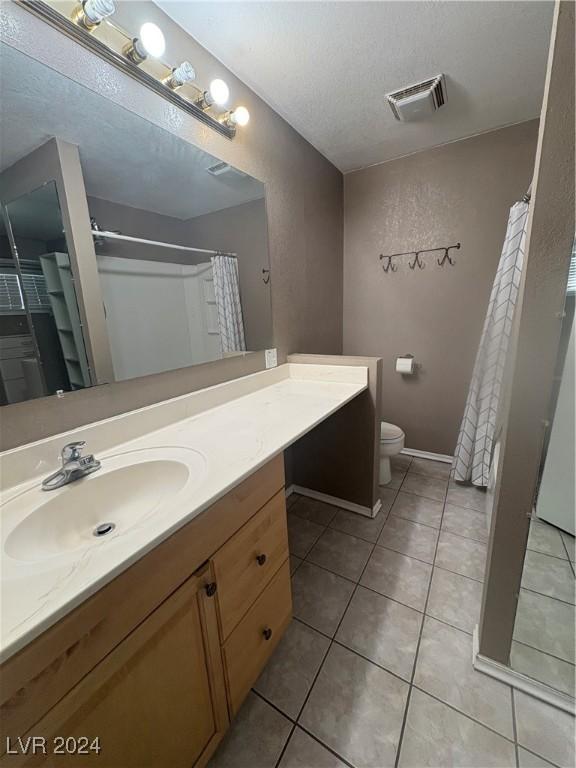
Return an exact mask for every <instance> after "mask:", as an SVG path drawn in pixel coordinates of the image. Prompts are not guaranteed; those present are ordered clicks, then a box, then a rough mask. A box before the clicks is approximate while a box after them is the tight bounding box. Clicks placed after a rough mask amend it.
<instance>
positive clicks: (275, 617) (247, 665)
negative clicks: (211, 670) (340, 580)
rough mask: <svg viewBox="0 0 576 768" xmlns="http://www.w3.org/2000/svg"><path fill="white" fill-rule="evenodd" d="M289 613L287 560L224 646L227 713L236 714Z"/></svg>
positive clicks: (283, 626) (281, 632)
mask: <svg viewBox="0 0 576 768" xmlns="http://www.w3.org/2000/svg"><path fill="white" fill-rule="evenodd" d="M291 616H292V597H291V593H290V566H289V563H288V561H287V560H285V561H284V564H283V565H282V566H281V568H280V570H279V571H278V573H277V574H276V575H275V576H274V578H273V579H272V581H271V582H270V584H269V585H268V587H266V589H265V590H264V592H263V593H262V594H261V595H260V597H259V598H258V599H257V600H256V602H255V603H254V605H253V606H252V607H251V608H250V610H249V611H248V613H247V614H246V616H244V618H243V619H242V621H241V622H240V623H239V624H238V626H237V627H236V629H235V630H234V631H233V632H232V634H231V635H230V637H229V638H228V640H227V641H226V643H225V645H224V662H225V667H226V678H227V681H228V701H229V705H230V712H231V714H232V715H235V714H236V713H237V712H238V710H239V709H240V705H241V704H242V702H243V701H244V699H245V698H246V696H247V694H248V692H249V691H250V688H251V687H252V685H253V684H254V681H255V680H256V679H257V678H258V675H259V674H260V672H261V671H262V669H263V668H264V665H265V664H266V662H267V661H268V659H269V658H270V656H271V655H272V651H273V650H274V648H275V647H276V646H277V645H278V641H279V640H280V638H281V637H282V635H283V633H284V630H285V629H286V627H287V626H288V624H289V622H290V618H291Z"/></svg>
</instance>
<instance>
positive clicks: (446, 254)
mask: <svg viewBox="0 0 576 768" xmlns="http://www.w3.org/2000/svg"><path fill="white" fill-rule="evenodd" d="M451 248H456V249H459V248H460V243H456V245H449V246H448V248H444V256H442V258H441V259H436V261H437V262H438V264H439V265H440V266H441V267H443V266H444V264H445V263H446V262H448V264H450V266H452V267H453V266H454V264H455V263H456V262H455V261H454V259H452V258H451V257H450V253H449V251H450V249H451Z"/></svg>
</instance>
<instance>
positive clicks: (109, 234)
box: [90, 229, 237, 258]
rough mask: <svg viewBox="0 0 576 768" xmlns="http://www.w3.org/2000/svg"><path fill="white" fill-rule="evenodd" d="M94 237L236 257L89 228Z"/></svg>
mask: <svg viewBox="0 0 576 768" xmlns="http://www.w3.org/2000/svg"><path fill="white" fill-rule="evenodd" d="M90 231H91V232H92V234H93V235H94V237H95V238H96V237H108V238H110V240H126V241H127V242H129V243H141V244H142V245H157V246H158V247H159V248H173V249H174V250H177V251H194V252H195V253H206V254H210V255H211V256H232V257H233V258H237V254H236V253H232V252H228V251H213V250H207V249H206V248H192V246H190V245H176V244H175V243H163V242H161V241H160V240H145V239H144V238H142V237H131V236H130V235H119V234H118V233H117V232H106V231H105V230H103V229H92V230H90Z"/></svg>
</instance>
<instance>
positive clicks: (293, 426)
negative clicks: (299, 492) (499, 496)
mask: <svg viewBox="0 0 576 768" xmlns="http://www.w3.org/2000/svg"><path fill="white" fill-rule="evenodd" d="M366 386H367V370H366V368H362V367H337V366H314V365H308V366H307V365H284V366H280V367H279V368H276V369H273V370H270V371H264V372H262V373H259V374H255V375H253V376H247V377H244V378H242V379H238V380H235V381H232V382H228V383H226V384H223V385H219V386H217V387H211V388H209V389H206V390H202V391H200V392H196V393H192V394H190V395H187V396H184V397H181V398H176V399H175V400H172V401H167V402H165V403H160V404H158V405H156V406H150V407H148V408H145V409H141V410H140V411H135V412H132V413H128V414H124V415H123V416H119V417H116V418H113V419H109V420H107V421H105V422H100V423H97V424H94V425H90V426H88V427H85V428H82V429H80V430H77V431H75V432H74V433H73V439H74V440H76V439H78V438H80V439H84V440H86V442H87V446H88V447H89V448H90V450H91V451H93V452H94V453H95V454H96V455H97V458H99V459H100V460H101V461H102V469H101V470H99V471H97V472H94V473H93V474H91V475H88V476H87V477H86V478H84V479H82V480H80V481H76V482H75V483H72V484H70V485H69V486H65V487H64V488H61V489H58V490H56V491H50V492H42V490H41V489H40V484H41V480H42V476H43V475H45V474H46V473H45V472H44V470H45V469H47V468H48V466H49V465H51V466H50V468H53V457H54V455H55V449H56V447H58V448H61V447H63V444H64V443H65V442H68V441H69V440H70V439H71V433H68V434H66V435H60V436H56V437H52V438H49V439H47V440H44V441H40V442H38V443H35V444H32V445H29V446H23V447H21V448H19V449H15V450H13V451H7V452H5V453H4V454H1V455H0V466H1V469H2V475H3V478H4V482H5V483H6V479H7V478H8V477H10V478H12V479H13V482H14V483H15V484H14V485H11V486H10V487H8V488H6V487H5V488H3V496H2V506H1V507H0V514H1V515H2V522H3V526H2V528H3V531H2V546H3V564H2V592H3V597H4V601H3V603H4V605H3V622H2V649H1V650H2V661H3V663H2V667H1V670H0V671H1V675H2V688H1V693H2V710H1V714H2V736H3V738H2V750H3V752H4V754H3V757H2V758H0V761H1V762H2V764H6V765H35V764H42V763H44V764H47V765H55V766H58V765H70V764H81V765H84V764H85V763H86V762H93V763H95V764H97V765H101V766H120V765H121V766H123V768H124V767H125V768H129V766H138V767H139V768H141V767H142V766H146V765H149V766H157V765H170V766H175V767H176V766H192V765H204V764H205V763H206V762H207V761H208V759H209V757H210V756H211V754H212V753H213V752H214V750H215V748H216V746H217V745H218V743H219V741H220V740H221V739H222V737H223V735H224V733H225V731H226V729H227V727H228V725H229V722H230V720H231V719H232V718H233V717H234V716H235V715H236V713H237V712H238V710H239V708H240V706H241V704H242V702H243V700H244V698H245V696H246V695H247V693H248V692H249V690H250V688H251V686H252V685H253V684H254V683H255V681H256V679H257V677H258V675H259V674H260V672H261V670H262V668H263V667H264V665H265V664H266V662H267V660H268V659H269V657H270V655H271V653H272V651H273V650H274V648H275V647H276V645H277V643H278V641H279V640H280V638H281V636H282V634H283V632H284V630H285V629H286V627H287V626H288V623H289V621H290V618H291V592H290V568H289V561H288V537H287V526H286V505H285V496H286V492H285V478H284V462H283V453H282V452H283V450H284V448H286V447H287V446H288V445H289V444H291V443H292V442H293V441H294V440H295V439H297V437H299V436H300V435H302V434H304V433H305V432H307V431H309V430H310V429H311V428H312V427H314V426H315V425H316V424H318V423H320V422H321V421H323V420H324V419H326V418H327V417H328V416H329V415H330V414H332V413H334V412H335V411H336V410H338V409H339V408H341V407H342V406H343V405H345V404H346V403H348V402H349V401H350V400H352V399H353V398H355V397H356V396H357V395H358V394H359V393H361V392H362V391H364V390H365V389H366ZM126 438H132V439H126ZM120 440H122V442H119V441H120ZM181 467H186V468H187V470H188V471H187V472H184V470H182V469H181ZM182 472H184V474H182ZM126 486H127V487H128V490H126ZM141 488H144V489H145V491H146V492H145V493H144V494H142V493H140V491H139V489H141ZM159 488H160V489H161V490H160V491H159V490H158V489H159ZM150 499H152V501H150ZM133 500H135V502H136V503H135V504H134V503H133ZM146 504H148V505H150V504H152V509H151V510H150V509H148V508H146ZM142 509H145V512H144V513H142ZM104 518H106V519H104ZM103 522H107V523H114V524H115V527H114V528H113V529H111V531H110V532H109V533H108V534H107V535H105V536H103V537H95V536H93V531H94V530H96V528H97V527H98V525H100V524H101V523H103ZM95 524H96V525H95ZM107 537H109V538H107ZM29 737H30V738H32V737H36V738H37V740H38V741H37V742H36V743H37V744H38V745H39V747H38V749H39V750H40V752H41V754H36V755H33V754H32V751H34V742H33V741H31V740H28V739H29ZM19 738H20V740H19ZM40 745H42V749H40ZM44 747H45V749H46V752H47V754H44V753H43V748H44ZM26 750H27V751H28V753H27V754H23V752H24V751H26ZM70 751H72V752H73V753H75V754H76V755H78V754H79V751H81V753H82V755H83V756H82V761H81V762H80V760H78V762H76V763H73V762H72V761H73V758H71V755H70V754H69V752H70Z"/></svg>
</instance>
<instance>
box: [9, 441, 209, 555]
mask: <svg viewBox="0 0 576 768" xmlns="http://www.w3.org/2000/svg"><path fill="white" fill-rule="evenodd" d="M205 472H206V461H205V459H204V457H203V456H202V454H200V453H197V452H196V451H191V450H189V449H188V450H185V449H175V448H155V449H149V450H145V451H132V452H129V453H125V454H118V455H116V456H112V457H109V458H105V459H103V460H102V469H100V470H98V471H97V472H95V473H93V474H91V475H88V476H87V477H85V478H82V479H81V480H77V481H75V482H73V483H70V484H69V485H67V486H64V487H63V488H61V489H59V490H57V491H42V490H41V489H40V488H39V487H35V488H34V489H32V490H29V491H27V492H26V493H23V494H22V495H21V496H19V497H17V498H16V499H13V500H12V501H10V502H8V503H7V504H6V505H5V509H4V510H3V513H4V514H6V513H8V514H9V515H10V513H13V514H15V513H18V512H19V514H17V518H18V519H19V522H17V523H16V524H15V525H14V527H13V528H12V530H11V531H10V532H9V533H8V535H7V536H6V538H5V541H4V552H5V553H6V554H7V555H8V556H10V557H12V558H14V559H16V560H24V561H38V560H44V559H46V558H50V557H55V556H59V555H65V554H66V553H68V552H70V551H74V550H78V549H85V548H91V547H94V546H101V545H102V546H103V545H105V542H109V541H113V540H114V539H116V538H118V536H121V535H122V534H125V533H127V532H129V531H130V530H131V529H133V528H134V527H135V526H139V525H141V524H143V523H144V522H145V521H146V520H147V519H148V518H150V517H151V516H153V515H156V514H161V513H162V511H165V510H166V509H167V508H169V506H170V502H171V501H174V499H175V497H176V496H177V495H178V493H179V492H180V491H181V490H182V489H183V488H184V487H186V486H189V485H191V484H192V485H198V484H199V483H200V482H201V480H202V478H203V476H204V475H205ZM16 507H17V508H18V509H15V508H16Z"/></svg>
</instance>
